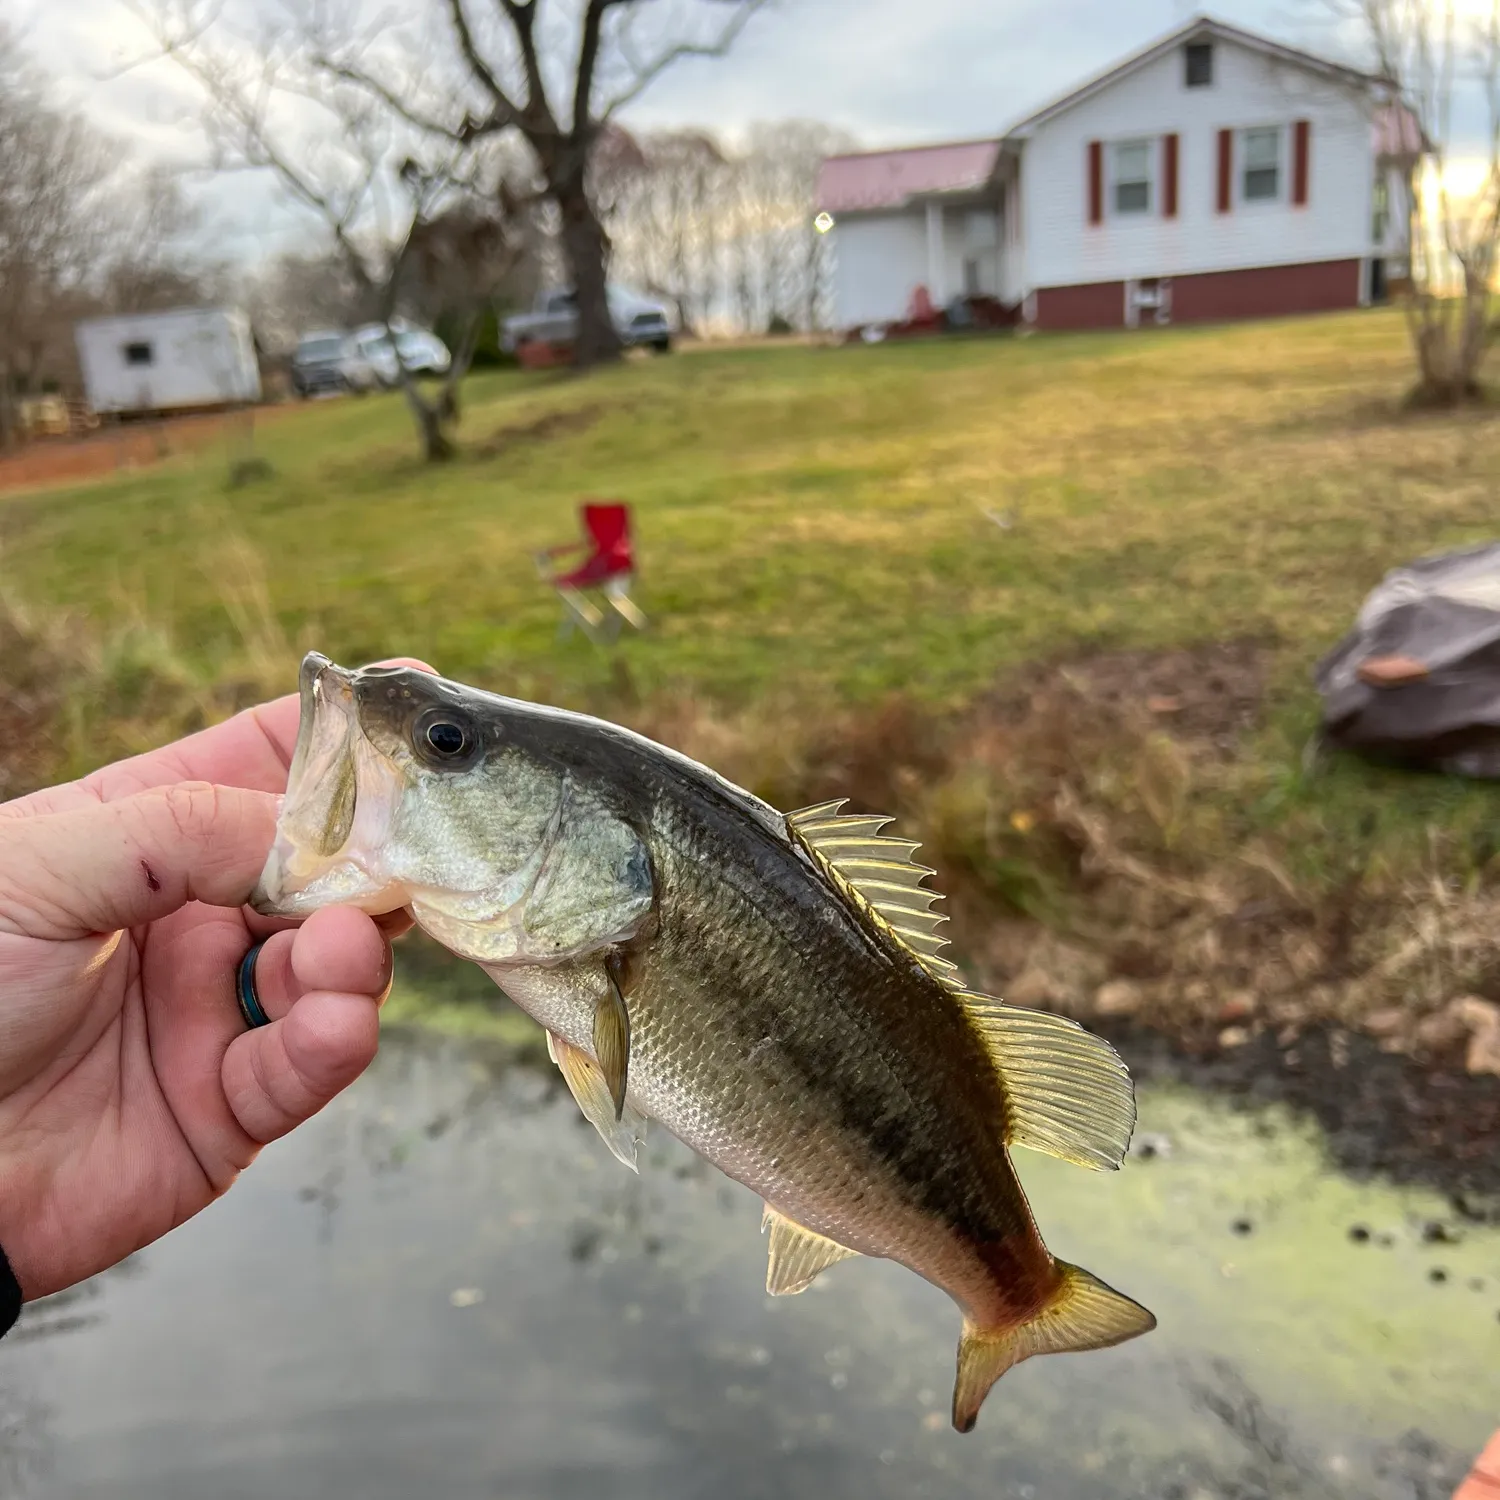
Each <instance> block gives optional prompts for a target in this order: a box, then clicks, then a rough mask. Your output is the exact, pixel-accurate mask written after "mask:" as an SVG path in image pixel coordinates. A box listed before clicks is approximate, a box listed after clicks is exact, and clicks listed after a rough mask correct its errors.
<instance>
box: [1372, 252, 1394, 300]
mask: <svg viewBox="0 0 1500 1500" xmlns="http://www.w3.org/2000/svg"><path fill="white" fill-rule="evenodd" d="M1390 295H1391V293H1390V287H1389V285H1388V284H1387V281H1386V274H1385V256H1383V255H1377V256H1376V257H1375V259H1374V260H1372V261H1371V262H1370V302H1371V303H1372V304H1373V305H1374V306H1376V307H1379V306H1381V305H1382V304H1383V303H1385V302H1388V301H1389V300H1390Z"/></svg>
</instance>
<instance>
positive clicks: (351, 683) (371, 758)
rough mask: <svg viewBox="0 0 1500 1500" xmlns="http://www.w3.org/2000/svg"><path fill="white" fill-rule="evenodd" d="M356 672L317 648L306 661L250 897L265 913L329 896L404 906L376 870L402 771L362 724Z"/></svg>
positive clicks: (305, 911) (367, 906)
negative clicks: (291, 743)
mask: <svg viewBox="0 0 1500 1500" xmlns="http://www.w3.org/2000/svg"><path fill="white" fill-rule="evenodd" d="M356 677H357V674H356V673H354V672H349V671H346V670H345V669H344V668H342V667H338V666H335V665H334V664H333V663H332V662H331V661H330V660H329V659H328V658H327V657H326V656H323V655H321V654H320V653H318V652H316V651H310V652H309V653H308V654H307V655H306V656H305V657H304V658H303V660H302V668H301V674H300V681H299V693H300V696H301V719H300V721H299V723H298V726H297V744H296V747H295V749H294V750H293V752H292V764H291V768H290V770H289V772H288V776H287V789H286V801H285V804H284V806H283V808H282V813H281V818H280V820H279V822H278V825H277V830H276V841H275V843H274V844H273V845H272V846H271V852H270V854H269V855H268V857H267V859H266V864H265V868H264V869H263V870H262V871H261V876H260V880H259V882H258V883H257V885H256V887H255V890H254V892H253V893H252V895H251V897H250V905H251V907H252V908H253V909H254V910H256V911H258V912H259V913H261V915H262V916H268V917H303V916H308V915H310V914H311V913H312V912H313V911H316V910H317V909H318V908H319V907H320V906H327V905H329V904H330V903H332V902H335V901H336V902H338V903H339V904H341V905H346V906H357V907H359V908H361V909H362V910H365V911H369V912H372V913H375V914H379V913H381V912H387V911H394V910H396V909H397V908H399V907H400V906H401V905H403V904H404V899H403V897H402V896H401V894H400V893H399V892H397V891H395V890H393V889H392V888H391V886H390V883H389V882H388V881H386V880H384V879H383V878H382V877H381V874H380V871H379V867H378V861H379V856H380V850H381V847H382V845H383V843H384V841H385V836H386V833H387V832H388V830H389V827H390V820H391V814H392V810H393V809H394V807H395V804H396V799H397V797H398V795H399V792H400V789H401V781H400V776H399V773H398V772H397V771H396V769H395V767H393V766H392V765H391V763H390V762H389V761H388V760H387V759H386V758H385V757H384V756H381V755H380V754H379V753H378V752H377V751H376V750H375V748H374V746H372V745H371V744H370V742H369V740H368V739H367V738H366V736H365V734H364V732H363V730H362V729H361V727H360V722H359V711H358V702H357V699H356V695H355V682H356Z"/></svg>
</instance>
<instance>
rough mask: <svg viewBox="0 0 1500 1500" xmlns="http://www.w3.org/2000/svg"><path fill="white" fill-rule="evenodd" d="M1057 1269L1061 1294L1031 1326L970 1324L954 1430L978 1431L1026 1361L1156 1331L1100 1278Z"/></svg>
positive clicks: (1064, 1266) (962, 1345)
mask: <svg viewBox="0 0 1500 1500" xmlns="http://www.w3.org/2000/svg"><path fill="white" fill-rule="evenodd" d="M1056 1266H1057V1272H1058V1281H1057V1287H1056V1290H1055V1291H1054V1292H1053V1293H1052V1295H1051V1297H1050V1298H1048V1300H1047V1303H1046V1305H1045V1306H1044V1307H1043V1308H1042V1309H1041V1311H1040V1312H1036V1313H1033V1314H1032V1316H1031V1317H1029V1318H1027V1319H1026V1321H1025V1322H1023V1323H1016V1324H1012V1325H1011V1326H1009V1327H1005V1328H983V1327H980V1326H978V1325H976V1324H974V1323H971V1322H970V1321H969V1320H968V1319H967V1318H966V1319H965V1320H964V1331H963V1336H962V1337H961V1338H960V1339H959V1341H958V1379H957V1381H956V1382H955V1384H954V1387H953V1425H954V1427H956V1428H957V1429H958V1431H959V1432H972V1431H973V1430H974V1424H975V1422H976V1421H977V1420H978V1419H979V1408H980V1407H981V1406H983V1405H984V1398H985V1397H986V1396H987V1395H989V1393H990V1387H991V1386H993V1385H994V1383H995V1382H996V1381H997V1380H999V1378H1000V1377H1001V1376H1002V1375H1003V1374H1005V1372H1006V1371H1007V1370H1009V1369H1010V1368H1011V1367H1012V1366H1013V1365H1018V1364H1020V1363H1021V1361H1022V1360H1023V1359H1030V1358H1031V1356H1032V1355H1033V1354H1067V1353H1070V1352H1080V1353H1081V1352H1082V1351H1084V1350H1086V1349H1108V1348H1111V1347H1112V1346H1113V1345H1115V1344H1123V1343H1124V1342H1125V1341H1126V1340H1127V1339H1133V1338H1137V1337H1139V1336H1140V1335H1141V1334H1143V1333H1150V1332H1151V1330H1152V1329H1153V1328H1155V1327H1156V1319H1155V1317H1154V1316H1152V1314H1151V1313H1149V1312H1147V1311H1146V1309H1145V1308H1144V1307H1142V1306H1141V1305H1140V1304H1139V1303H1138V1302H1132V1301H1131V1300H1130V1298H1129V1297H1125V1296H1122V1295H1121V1294H1120V1293H1119V1292H1117V1291H1115V1290H1114V1289H1113V1288H1111V1287H1107V1286H1105V1284H1104V1283H1103V1282H1102V1281H1100V1280H1099V1279H1098V1277H1096V1276H1091V1275H1090V1274H1089V1273H1088V1272H1087V1271H1085V1270H1082V1269H1081V1268H1080V1267H1078V1266H1070V1265H1069V1264H1068V1263H1067V1262H1066V1261H1061V1260H1060V1261H1057V1262H1056Z"/></svg>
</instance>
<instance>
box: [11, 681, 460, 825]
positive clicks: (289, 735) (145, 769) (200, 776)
mask: <svg viewBox="0 0 1500 1500" xmlns="http://www.w3.org/2000/svg"><path fill="white" fill-rule="evenodd" d="M374 665H380V666H386V667H414V668H416V670H418V671H420V672H431V673H433V674H434V675H436V670H437V669H436V668H435V667H432V666H430V665H428V663H427V662H425V661H419V660H418V659H417V658H416V657H412V656H397V657H392V658H390V659H389V660H387V661H383V662H380V663H376V664H374ZM300 719H301V703H300V700H299V698H298V696H297V694H296V693H288V694H287V695H286V696H285V697H284V698H276V699H274V700H273V701H272V702H270V703H261V704H257V705H256V706H255V707H254V708H247V709H245V710H244V711H243V712H241V713H237V714H236V715H235V716H234V717H233V718H232V719H226V720H225V721H224V722H223V723H222V724H215V725H213V726H212V727H210V728H208V729H201V730H199V731H198V733H197V734H190V735H188V736H187V738H186V739H181V740H178V741H177V742H176V743H175V744H171V745H163V746H162V748H161V749H159V750H149V751H147V752H146V753H145V754H144V755H135V756H132V757H131V758H130V759H129V760H121V761H116V762H115V764H114V765H112V766H103V767H101V768H100V769H99V770H97V771H95V772H93V773H92V774H91V775H89V776H85V777H84V778H83V779H82V780H81V781H74V782H70V783H68V784H67V785H66V786H59V787H49V788H47V789H46V790H45V791H40V792H35V793H33V794H32V795H31V796H30V797H22V798H19V799H18V800H17V801H15V802H11V803H7V804H5V805H4V806H3V807H0V816H4V815H9V814H16V813H50V812H64V811H66V810H67V809H69V808H71V807H77V806H79V805H83V804H87V803H89V802H114V801H117V800H118V799H119V798H121V797H133V796H135V795H136V793H138V792H146V791H150V790H151V789H152V788H153V787H159V786H170V785H172V784H173V783H174V782H179V781H212V782H215V783H216V784H217V785H219V786H233V787H243V788H245V789H246V790H248V791H253V792H283V791H285V790H286V777H287V771H288V770H289V769H290V767H291V764H292V752H293V750H294V749H295V748H296V745H297V725H298V723H299V721H300Z"/></svg>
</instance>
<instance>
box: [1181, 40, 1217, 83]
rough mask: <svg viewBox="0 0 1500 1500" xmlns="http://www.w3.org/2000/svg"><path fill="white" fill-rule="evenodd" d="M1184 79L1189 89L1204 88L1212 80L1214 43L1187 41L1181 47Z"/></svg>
mask: <svg viewBox="0 0 1500 1500" xmlns="http://www.w3.org/2000/svg"><path fill="white" fill-rule="evenodd" d="M1182 56H1183V65H1184V73H1185V75H1186V77H1185V81H1186V83H1187V86H1188V87H1189V88H1190V89H1206V88H1209V87H1211V86H1212V84H1213V81H1214V44H1213V43H1212V42H1189V43H1188V44H1187V46H1186V47H1184V48H1183V49H1182Z"/></svg>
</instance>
